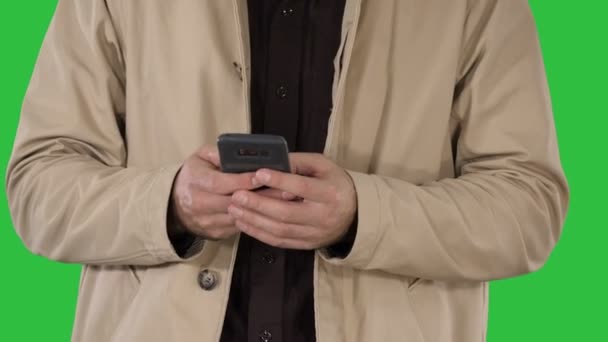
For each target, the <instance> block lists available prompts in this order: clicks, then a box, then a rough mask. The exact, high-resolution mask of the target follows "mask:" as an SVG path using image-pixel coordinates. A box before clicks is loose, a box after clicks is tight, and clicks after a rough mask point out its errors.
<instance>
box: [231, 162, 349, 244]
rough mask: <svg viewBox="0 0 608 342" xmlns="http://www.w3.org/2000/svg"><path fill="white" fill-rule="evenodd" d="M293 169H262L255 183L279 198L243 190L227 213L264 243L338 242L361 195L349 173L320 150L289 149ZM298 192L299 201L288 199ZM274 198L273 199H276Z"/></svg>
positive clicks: (237, 194)
mask: <svg viewBox="0 0 608 342" xmlns="http://www.w3.org/2000/svg"><path fill="white" fill-rule="evenodd" d="M290 160H291V163H292V169H293V171H294V174H289V173H283V172H278V171H273V170H268V169H262V170H258V171H257V172H256V174H255V182H257V183H258V184H261V185H266V186H268V187H270V188H271V189H273V190H275V191H279V192H281V193H282V194H281V196H280V197H281V198H282V199H279V198H277V197H279V196H276V193H275V195H274V196H271V197H269V196H264V195H262V194H258V193H255V192H253V191H246V190H239V191H236V192H235V193H234V194H233V196H232V204H231V205H230V206H229V207H228V212H229V213H230V215H232V217H233V218H234V219H235V220H236V221H235V225H236V227H237V228H238V229H239V230H240V231H242V232H243V233H246V234H248V235H250V236H252V237H254V238H256V239H258V240H260V241H262V242H264V243H266V244H269V245H272V246H275V247H280V248H291V249H316V248H321V247H326V246H329V245H332V244H334V243H335V242H337V241H339V240H340V239H341V238H342V237H343V236H344V234H345V233H346V232H347V230H348V228H349V227H350V225H351V223H352V222H353V219H354V216H355V213H356V211H357V197H356V192H355V187H354V184H353V182H352V180H351V178H350V176H349V175H348V174H347V173H346V171H344V170H343V169H342V168H340V167H339V166H338V165H336V164H335V163H334V162H332V161H331V160H329V159H327V158H326V157H325V156H323V155H321V154H312V153H291V154H290ZM293 196H297V197H298V198H299V199H300V200H297V201H288V200H285V199H290V198H293ZM273 197H274V198H273Z"/></svg>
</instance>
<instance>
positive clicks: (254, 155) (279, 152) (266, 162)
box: [217, 133, 291, 173]
mask: <svg viewBox="0 0 608 342" xmlns="http://www.w3.org/2000/svg"><path fill="white" fill-rule="evenodd" d="M217 147H218V150H219V153H220V166H221V169H222V172H227V173H242V172H255V171H257V170H258V169H262V168H266V169H273V170H277V171H282V172H290V171H291V166H290V164H289V150H288V148H287V141H285V138H283V137H282V136H279V135H270V134H240V133H227V134H222V135H220V136H219V137H218V139H217Z"/></svg>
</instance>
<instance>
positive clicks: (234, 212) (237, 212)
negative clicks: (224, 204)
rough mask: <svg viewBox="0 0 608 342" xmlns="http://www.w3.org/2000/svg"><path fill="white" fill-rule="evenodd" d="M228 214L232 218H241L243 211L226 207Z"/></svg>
mask: <svg viewBox="0 0 608 342" xmlns="http://www.w3.org/2000/svg"><path fill="white" fill-rule="evenodd" d="M228 213H229V214H230V215H233V216H236V217H241V216H243V211H242V210H241V209H239V208H237V207H233V206H230V207H228Z"/></svg>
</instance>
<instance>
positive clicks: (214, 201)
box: [192, 192, 232, 215]
mask: <svg viewBox="0 0 608 342" xmlns="http://www.w3.org/2000/svg"><path fill="white" fill-rule="evenodd" d="M230 203H232V196H230V195H217V194H214V193H211V192H200V193H197V194H196V197H195V198H194V201H193V205H192V208H193V211H194V212H195V213H197V214H198V215H206V214H207V215H208V214H226V213H228V206H229V205H230Z"/></svg>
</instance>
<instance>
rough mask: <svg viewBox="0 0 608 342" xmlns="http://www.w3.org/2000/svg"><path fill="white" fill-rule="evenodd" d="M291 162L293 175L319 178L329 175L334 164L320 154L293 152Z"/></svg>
mask: <svg viewBox="0 0 608 342" xmlns="http://www.w3.org/2000/svg"><path fill="white" fill-rule="evenodd" d="M289 162H290V164H291V170H292V172H293V173H295V174H298V175H303V176H311V177H319V176H322V175H325V174H326V173H328V172H329V171H330V170H331V168H332V164H333V162H331V161H330V160H329V159H327V157H325V156H324V155H322V154H320V153H303V152H292V153H290V154H289Z"/></svg>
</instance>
